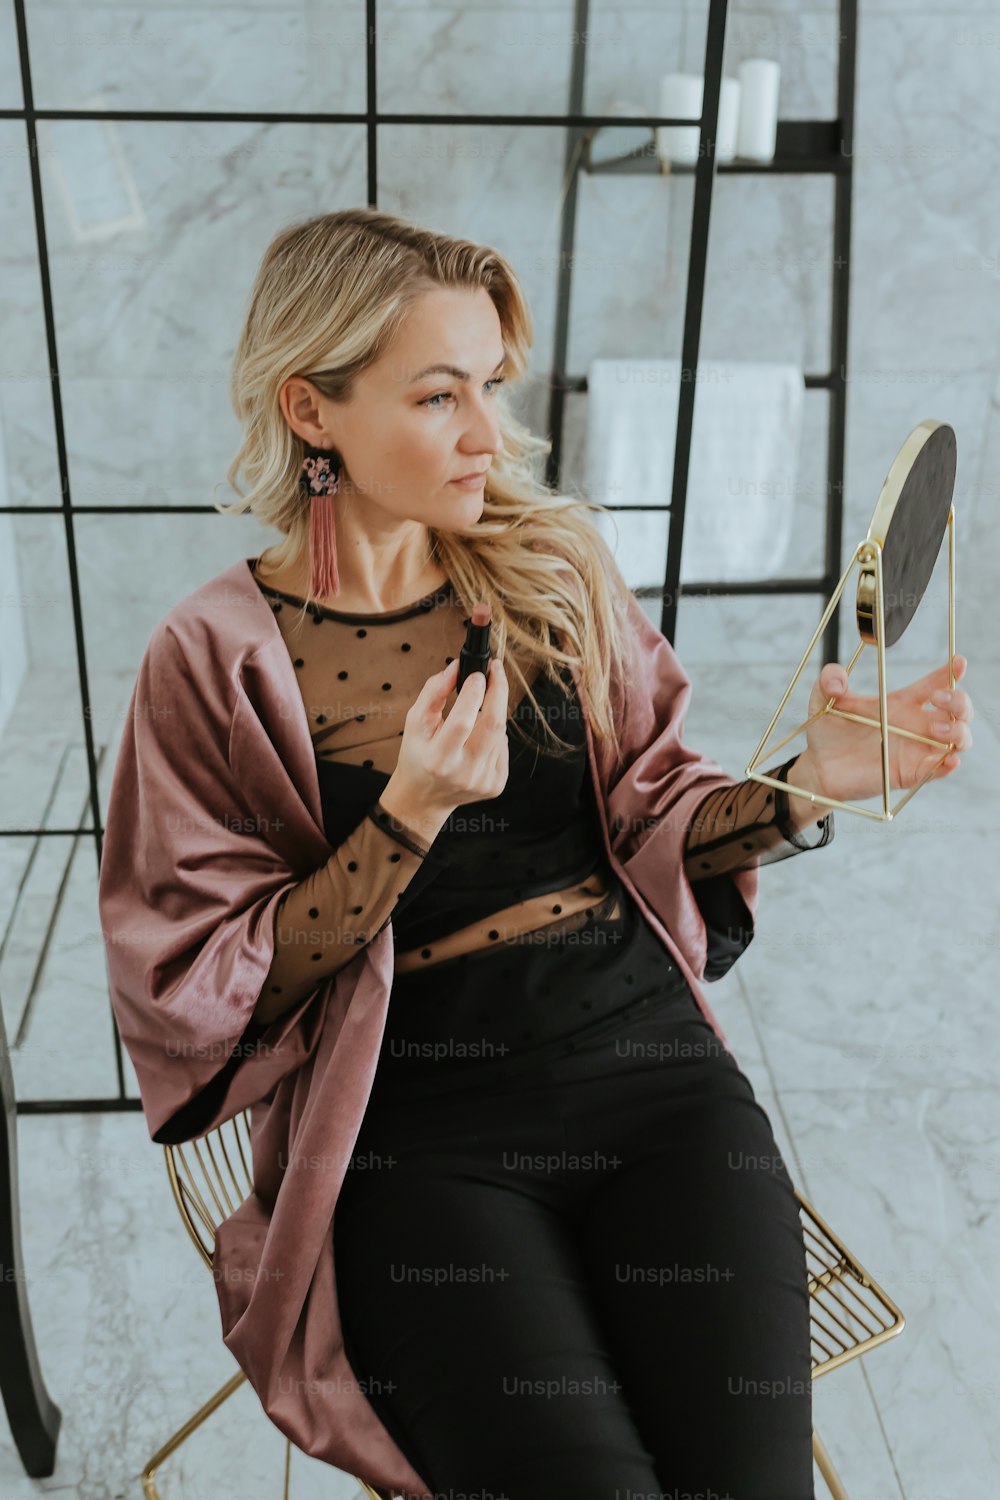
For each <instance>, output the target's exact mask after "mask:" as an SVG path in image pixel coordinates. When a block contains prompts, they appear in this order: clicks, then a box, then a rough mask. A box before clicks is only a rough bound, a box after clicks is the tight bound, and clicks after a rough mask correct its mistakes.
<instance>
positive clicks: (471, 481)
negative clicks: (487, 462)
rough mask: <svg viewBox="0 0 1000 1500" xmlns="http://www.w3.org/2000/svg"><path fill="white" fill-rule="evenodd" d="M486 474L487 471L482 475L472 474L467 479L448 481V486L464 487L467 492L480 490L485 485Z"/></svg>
mask: <svg viewBox="0 0 1000 1500" xmlns="http://www.w3.org/2000/svg"><path fill="white" fill-rule="evenodd" d="M486 472H487V471H486V470H484V471H483V473H482V474H473V475H472V476H471V477H470V478H468V479H450V480H449V481H448V482H449V484H461V485H464V487H465V488H466V489H467V490H478V489H482V487H483V485H484V484H485V483H486Z"/></svg>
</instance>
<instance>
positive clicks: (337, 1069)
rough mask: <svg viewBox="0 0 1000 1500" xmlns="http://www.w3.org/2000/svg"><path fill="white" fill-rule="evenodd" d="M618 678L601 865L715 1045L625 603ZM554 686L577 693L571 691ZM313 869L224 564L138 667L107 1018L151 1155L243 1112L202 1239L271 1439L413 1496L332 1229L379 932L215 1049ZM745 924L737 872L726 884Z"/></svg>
mask: <svg viewBox="0 0 1000 1500" xmlns="http://www.w3.org/2000/svg"><path fill="white" fill-rule="evenodd" d="M629 618H630V622H631V633H630V662H629V666H628V671H627V673H625V674H624V680H620V679H618V678H616V679H615V680H614V681H613V683H612V695H611V696H612V707H613V710H614V714H615V720H616V723H617V724H618V726H619V731H620V734H621V739H622V748H623V750H624V754H625V762H624V766H623V767H619V768H618V769H615V768H614V766H613V763H612V762H613V757H612V753H611V749H610V747H608V746H607V745H606V744H605V743H604V742H595V739H594V736H593V734H592V731H591V727H590V724H589V722H587V725H586V737H587V753H588V760H589V765H590V771H591V775H592V776H593V779H594V785H595V788H596V790H597V791H598V793H599V795H598V797H597V803H598V806H599V808H600V809H601V815H602V816H601V826H602V836H603V839H604V845H605V849H606V852H607V855H608V859H609V862H610V864H611V867H612V868H613V869H614V871H615V872H616V873H617V875H618V876H619V877H620V878H621V880H622V881H623V882H624V884H625V886H626V887H627V889H628V890H629V891H630V892H631V894H632V895H633V897H634V898H635V900H636V902H637V903H638V906H639V908H640V910H641V911H642V913H643V915H644V916H645V917H646V919H647V921H648V922H649V923H650V925H651V926H652V928H653V930H654V932H655V933H656V934H657V936H658V937H659V938H660V940H661V942H662V943H663V944H664V946H665V947H666V949H667V950H668V952H669V953H670V954H671V956H672V957H673V958H674V960H675V962H676V963H677V964H678V965H679V967H680V969H681V971H682V972H683V974H684V977H685V979H686V980H687V981H688V983H689V984H690V985H691V987H692V990H693V991H694V994H695V998H696V999H697V1002H698V1005H699V1007H700V1008H701V1010H702V1012H703V1014H704V1016H705V1018H706V1019H707V1020H708V1022H709V1023H710V1025H711V1026H712V1028H713V1030H714V1031H715V1033H716V1035H717V1036H718V1037H719V1038H720V1040H721V1041H722V1042H723V1044H725V1036H724V1034H723V1032H722V1030H721V1028H720V1026H719V1024H718V1022H717V1021H716V1018H715V1016H714V1014H713V1012H712V1010H711V1008H710V1007H709V1005H708V1003H707V1002H706V1000H705V999H704V996H703V994H702V992H701V990H700V988H699V985H698V981H699V980H701V979H703V978H704V973H705V965H706V957H707V935H706V927H705V922H704V919H703V917H702V914H701V912H700V910H699V906H698V902H697V900H696V897H695V895H694V892H693V890H692V887H691V884H690V882H689V881H688V879H687V877H686V875H685V872H684V863H683V857H682V856H683V849H684V841H685V836H686V830H687V826H688V823H689V821H690V819H691V816H692V813H693V811H694V809H695V808H696V807H697V805H698V803H699V802H700V801H701V800H702V799H703V798H704V797H705V796H706V794H707V793H708V792H709V791H711V790H712V789H713V788H715V787H718V786H722V785H733V784H735V783H734V780H733V778H732V777H729V776H727V775H726V774H725V773H724V772H723V770H722V768H721V766H719V764H718V763H717V762H715V761H713V760H709V759H707V758H705V757H704V756H702V755H700V754H699V753H698V752H697V751H695V750H691V749H689V748H687V747H686V746H685V745H684V744H683V743H682V729H683V721H684V717H685V714H686V711H687V706H688V702H689V699H690V695H691V686H690V682H689V679H688V677H687V676H686V674H685V673H684V671H683V669H682V667H681V666H680V663H679V661H678V659H677V657H676V655H675V653H674V651H673V649H672V647H671V646H670V644H669V642H668V641H667V640H666V639H665V637H664V636H663V635H661V634H660V632H659V631H658V630H656V629H655V627H654V626H653V625H652V624H650V622H649V621H648V619H647V617H646V615H645V614H644V613H643V611H642V610H641V609H640V607H639V605H638V603H637V602H636V600H635V599H634V597H632V596H631V595H630V603H629ZM573 675H574V679H575V680H576V681H577V685H578V686H579V677H578V674H577V673H576V672H575V671H574V674H573ZM331 852H332V848H331V845H330V844H329V843H328V842H327V839H326V837H325V834H324V829H323V819H322V809H321V802H320V792H319V782H318V778H317V772H316V766H315V758H314V752H313V746H312V740H311V737H310V730H309V724H308V720H307V718H306V714H305V710H304V708H303V705H302V700H301V697H300V693H299V687H298V683H297V681H296V677H295V670H294V667H293V666H292V663H291V661H290V659H289V656H288V651H287V648H286V646H285V643H284V640H283V639H282V637H281V634H280V632H279V630H278V626H277V622H276V621H275V619H274V616H273V614H272V611H271V609H270V606H269V605H268V603H267V601H266V599H264V598H263V596H262V595H261V594H260V592H259V590H258V588H257V585H256V583H255V582H254V580H253V577H252V575H251V572H250V569H249V566H248V563H247V560H246V559H244V558H241V559H240V560H239V561H238V562H236V563H234V564H233V565H232V566H231V567H229V568H227V569H226V570H225V571H224V572H222V573H220V574H219V575H217V576H216V577H215V578H214V579H211V580H209V581H208V582H207V583H205V584H203V585H202V586H201V587H200V588H198V589H196V590H195V591H194V592H193V593H192V594H190V595H189V596H188V597H187V598H185V599H182V600H181V601H180V602H179V603H177V604H176V605H174V607H173V608H172V609H171V610H170V611H169V612H168V614H167V615H166V616H165V617H164V618H163V620H161V622H160V623H159V625H157V627H156V628H155V629H154V631H153V633H152V636H151V638H150V640H149V643H148V645H147V647H146V650H145V653H144V655H143V658H142V662H141V665H140V668H139V673H138V676H137V680H136V683H135V688H134V691H133V696H132V703H131V710H130V714H129V718H128V719H127V721H126V726H125V730H124V733H123V735H122V739H121V743H120V747H119V751H118V758H117V762H116V766H115V772H114V779H113V783H112V788H111V796H110V802H109V806H108V811H107V819H106V833H105V839H104V847H103V857H102V863H101V870H100V884H99V909H100V918H101V926H102V932H103V936H104V941H105V946H106V952H107V961H108V974H109V983H110V993H111V1002H112V1006H113V1009H114V1014H115V1017H116V1020H117V1024H118V1027H119V1029H120V1032H121V1036H122V1040H123V1043H124V1045H125V1047H126V1048H127V1050H128V1053H129V1055H130V1057H131V1059H132V1062H133V1065H134V1067H135V1071H136V1075H137V1078H138V1082H139V1088H140V1092H141V1098H142V1106H143V1110H144V1112H145V1116H146V1121H147V1124H148V1127H149V1132H150V1136H151V1137H152V1138H153V1139H154V1140H176V1139H188V1138H190V1137H189V1135H188V1134H185V1133H184V1131H183V1129H182V1130H181V1131H180V1134H178V1133H177V1127H176V1125H175V1127H174V1132H171V1131H170V1129H169V1122H170V1121H171V1118H172V1116H173V1115H174V1114H175V1113H176V1112H177V1111H178V1110H179V1109H181V1107H182V1106H184V1105H185V1104H187V1103H188V1102H189V1101H191V1100H192V1099H193V1098H194V1097H195V1096H196V1095H197V1094H199V1092H200V1091H201V1090H202V1089H203V1088H204V1087H205V1086H206V1084H208V1083H209V1081H210V1080H212V1079H213V1078H214V1079H216V1086H217V1087H218V1085H219V1084H220V1083H221V1084H222V1085H223V1086H224V1087H223V1092H222V1094H221V1097H220V1098H219V1099H218V1100H216V1102H215V1107H214V1109H213V1110H212V1112H211V1115H210V1117H209V1118H207V1119H206V1120H203V1121H202V1122H201V1123H200V1125H199V1128H198V1129H197V1130H195V1131H191V1132H190V1134H193V1135H201V1134H203V1133H205V1131H207V1130H208V1129H210V1128H213V1127H214V1126H216V1125H218V1124H220V1123H222V1122H223V1121H224V1120H227V1119H230V1118H232V1116H234V1115H235V1114H237V1113H238V1112H239V1111H241V1110H243V1109H245V1108H247V1107H250V1108H251V1130H252V1141H253V1169H254V1181H255V1191H254V1193H253V1194H252V1195H251V1196H250V1197H249V1198H248V1199H247V1200H246V1202H244V1203H243V1204H242V1206H241V1207H240V1208H239V1209H238V1210H237V1211H236V1212H235V1213H234V1214H233V1215H232V1216H231V1217H230V1218H229V1219H227V1220H226V1221H225V1222H224V1223H223V1224H222V1225H221V1226H220V1229H219V1232H218V1236H217V1241H216V1248H215V1260H214V1265H215V1285H216V1289H217V1293H218V1297H219V1307H220V1313H221V1320H222V1334H223V1339H224V1342H225V1343H226V1345H227V1347H228V1348H229V1349H230V1350H231V1351H232V1353H233V1355H234V1356H235V1358H236V1360H237V1361H238V1363H239V1365H240V1366H241V1367H242V1369H243V1370H245V1372H246V1374H247V1376H248V1378H249V1381H250V1383H251V1384H252V1386H253V1387H254V1389H255V1391H256V1392H257V1394H258V1396H259V1398H260V1400H261V1403H262V1405H263V1407H264V1410H265V1411H266V1412H267V1414H268V1416H269V1417H270V1418H271V1420H272V1422H273V1423H274V1424H275V1425H276V1426H277V1427H278V1428H279V1429H280V1430H281V1431H282V1432H283V1433H285V1434H286V1435H287V1436H289V1437H291V1439H292V1440H293V1442H295V1443H296V1444H297V1446H298V1447H299V1448H301V1449H302V1450H303V1451H304V1452H306V1453H308V1454H310V1455H312V1456H313V1457H316V1458H319V1459H322V1460H325V1461H326V1462H328V1463H330V1464H332V1465H335V1466H336V1467H338V1468H340V1469H343V1470H345V1471H346V1472H348V1473H350V1474H353V1475H357V1476H360V1477H362V1478H364V1479H366V1480H367V1481H368V1482H369V1483H370V1484H373V1485H378V1486H381V1487H385V1488H392V1489H393V1490H396V1491H399V1492H402V1493H404V1494H405V1495H406V1496H407V1497H408V1500H409V1497H420V1500H428V1497H429V1496H430V1495H431V1491H430V1489H429V1487H428V1486H427V1484H426V1483H425V1482H424V1480H423V1479H422V1478H421V1476H420V1475H419V1474H417V1473H416V1472H415V1471H414V1469H413V1468H412V1466H411V1465H410V1463H409V1462H408V1461H407V1459H406V1458H405V1457H404V1455H403V1453H402V1452H401V1451H400V1449H399V1448H398V1446H397V1445H396V1443H395V1442H394V1441H393V1439H392V1438H391V1437H390V1435H389V1433H388V1432H387V1431H386V1429H385V1427H384V1426H383V1424H382V1422H381V1421H380V1419H379V1417H378V1416H377V1414H376V1413H375V1410H374V1408H373V1407H372V1406H371V1405H370V1403H369V1402H368V1399H367V1397H366V1396H365V1394H364V1392H363V1390H362V1389H361V1388H360V1387H359V1385H358V1383H357V1380H356V1378H355V1376H354V1374H353V1372H352V1370H351V1367H350V1365H349V1364H348V1361H347V1359H346V1356H345V1353H344V1348H343V1344H342V1339H341V1324H340V1317H339V1312H338V1302H337V1288H336V1282H335V1274H334V1256H333V1238H332V1221H333V1215H334V1208H335V1205H336V1203H337V1197H338V1193H339V1190H340V1185H341V1182H342V1181H343V1178H344V1173H345V1172H346V1170H347V1167H348V1162H349V1160H350V1157H351V1153H352V1151H353V1148H354V1143H355V1140H356V1139H357V1135H358V1130H359V1128H360V1125H361V1120H362V1117H363V1115H364V1112H365V1107H366V1104H367V1100H368V1096H369V1091H370V1087H371V1083H372V1079H373V1076H374V1072H375V1067H376V1062H377V1059H378V1054H379V1047H380V1043H381V1038H382V1032H383V1027H384V1024H385V1018H386V1010H387V1007H388V1004H389V995H390V988H391V985H392V976H393V937H392V924H391V922H390V923H389V924H388V925H387V926H386V927H384V928H383V929H382V931H381V932H380V933H379V934H378V935H377V936H376V937H375V938H373V939H372V941H371V942H370V943H369V944H368V945H367V946H365V947H363V948H361V949H359V951H358V955H357V957H356V958H355V959H353V960H352V961H351V962H350V963H349V964H348V965H347V966H346V967H345V968H343V969H341V970H340V971H339V972H338V973H337V974H335V975H333V976H332V977H331V978H329V979H327V980H325V981H324V982H323V983H321V984H320V985H319V986H318V987H317V989H316V990H314V991H313V992H312V994H311V995H310V996H309V997H307V998H306V1000H304V1001H303V1002H301V1003H300V1004H298V1005H296V1006H295V1007H293V1009H292V1010H290V1011H289V1012H287V1013H286V1014H285V1015H283V1016H281V1017H280V1018H279V1019H278V1020H277V1021H275V1022H273V1023H272V1024H271V1025H270V1026H269V1027H268V1028H267V1029H266V1030H265V1031H264V1032H263V1035H262V1037H261V1039H260V1040H259V1041H258V1043H257V1045H256V1047H254V1048H247V1055H246V1056H245V1057H243V1059H242V1062H241V1063H240V1065H239V1066H238V1067H234V1066H233V1064H230V1068H229V1071H230V1072H231V1074H232V1076H231V1077H230V1078H229V1081H228V1083H226V1082H225V1079H224V1078H223V1079H221V1080H220V1079H219V1078H218V1075H219V1074H220V1071H221V1070H222V1069H223V1067H224V1066H225V1065H226V1063H227V1060H228V1059H229V1058H230V1054H231V1053H233V1052H234V1049H235V1048H236V1046H237V1043H238V1042H239V1041H240V1038H241V1036H242V1035H243V1033H244V1029H245V1027H246V1026H247V1024H248V1022H249V1020H250V1018H251V1015H252V1012H253V1009H254V1006H255V1004H256V1002H257V999H258V996H259V994H260V991H261V989H262V987H263V983H264V979H265V977H266V975H267V971H268V968H269V965H270V962H271V957H272V952H273V945H274V923H275V916H276V912H277V908H278V903H279V901H280V899H281V897H282V894H283V893H284V892H285V891H286V890H287V889H288V888H289V887H290V886H291V885H293V884H295V883H296V881H298V880H300V879H302V878H303V877H304V876H305V875H307V874H308V873H309V872H310V871H311V870H313V869H315V868H317V867H318V866H319V865H321V864H322V863H324V862H325V860H326V859H327V858H328V857H329V855H330V854H331ZM730 878H731V879H732V880H733V881H734V882H735V883H736V886H737V889H738V891H739V894H740V895H741V896H742V898H743V901H744V902H745V904H746V907H747V910H748V912H749V915H750V918H751V922H752V921H753V919H754V918H755V915H756V904H757V882H758V873H757V870H756V869H750V870H744V871H739V872H735V873H734V874H732V875H731V876H730Z"/></svg>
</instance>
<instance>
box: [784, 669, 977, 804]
mask: <svg viewBox="0 0 1000 1500" xmlns="http://www.w3.org/2000/svg"><path fill="white" fill-rule="evenodd" d="M967 666H968V662H967V660H966V658H965V657H964V656H956V657H955V658H954V669H955V670H954V675H955V681H956V683H957V682H958V681H959V680H960V679H961V678H963V677H964V676H965V669H966V667H967ZM846 684H847V673H846V671H845V670H844V668H843V667H842V666H841V665H840V664H839V663H838V662H827V663H826V665H825V666H824V667H823V669H822V671H821V672H820V674H819V677H818V678H817V679H816V682H815V684H814V686H813V690H812V693H811V694H810V696H809V717H811V716H812V715H813V714H814V713H817V712H818V710H819V709H821V708H823V707H824V705H825V704H826V703H827V702H828V701H829V700H830V699H831V698H833V699H834V700H835V702H834V704H833V707H834V708H841V709H843V710H844V711H845V713H855V714H864V715H865V716H866V717H868V718H871V719H875V721H876V724H875V725H869V724H856V723H855V722H854V720H853V719H841V718H838V717H837V715H836V714H835V713H833V712H830V713H826V714H822V715H821V716H820V717H819V718H818V719H817V720H816V721H815V722H814V723H812V724H810V725H809V728H808V729H807V730H806V737H807V741H808V749H807V750H805V751H803V754H802V755H801V756H800V757H799V760H800V764H801V762H803V761H804V762H806V765H804V766H803V767H802V770H803V776H802V779H801V781H800V785H803V786H808V787H809V788H810V789H811V790H812V791H815V792H818V793H819V794H820V795H821V796H823V797H832V798H834V799H836V800H837V801H838V802H862V801H864V799H865V798H866V797H880V796H881V795H882V745H881V735H880V732H879V729H878V727H877V723H878V717H879V700H878V697H877V696H872V697H868V696H866V695H864V694H862V693H850V692H847V691H846V690H845V689H846ZM942 695H943V696H942ZM928 702H930V704H931V710H930V711H928V710H927V709H925V708H924V706H923V705H924V704H925V703H928ZM886 703H887V707H888V723H890V724H895V725H898V726H899V727H900V728H901V729H909V730H912V731H913V732H914V733H915V734H925V735H928V736H929V737H930V738H931V739H935V740H939V741H940V745H941V748H940V749H932V748H931V746H930V745H924V744H921V743H920V741H919V740H911V739H908V738H907V737H906V736H905V735H901V734H890V735H889V788H890V791H892V790H896V789H899V790H900V791H905V790H907V789H908V788H909V787H911V786H915V785H916V784H917V782H918V781H920V780H922V778H923V777H924V776H925V775H926V774H927V772H928V771H929V770H930V768H931V766H932V765H934V763H935V762H936V761H938V760H940V758H941V755H942V752H943V751H944V749H945V747H946V746H947V744H948V743H949V741H950V742H952V743H953V744H954V747H955V748H954V750H953V751H952V753H951V754H950V755H949V756H948V757H947V758H946V759H945V760H944V762H943V763H942V765H941V766H940V767H939V768H938V770H937V771H935V773H934V775H933V776H932V777H930V778H929V779H930V780H931V781H937V780H939V779H940V778H941V777H943V776H950V774H951V773H952V771H954V770H956V769H957V767H958V766H959V765H960V764H961V758H960V755H959V751H963V750H969V749H970V748H971V746H972V731H971V729H970V728H969V724H970V722H971V720H972V699H971V698H970V697H969V695H968V693H966V692H964V691H962V689H960V688H958V687H956V688H955V689H954V690H952V691H949V687H948V666H947V663H946V664H945V665H944V666H943V667H938V668H937V669H936V671H933V672H928V674H927V676H926V677H921V678H920V679H919V680H918V681H917V682H911V683H910V684H909V686H908V687H902V688H897V690H896V691H895V692H893V693H887V694H886ZM807 768H808V769H807Z"/></svg>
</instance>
